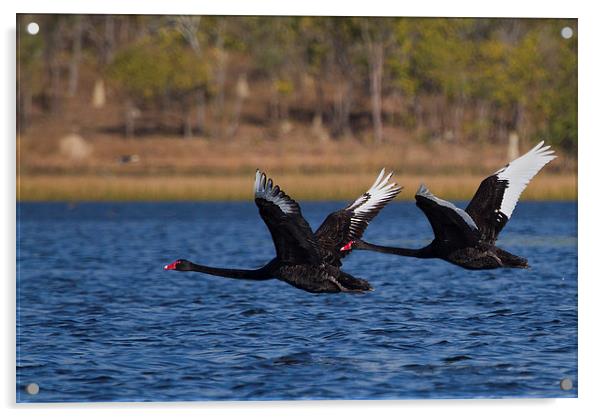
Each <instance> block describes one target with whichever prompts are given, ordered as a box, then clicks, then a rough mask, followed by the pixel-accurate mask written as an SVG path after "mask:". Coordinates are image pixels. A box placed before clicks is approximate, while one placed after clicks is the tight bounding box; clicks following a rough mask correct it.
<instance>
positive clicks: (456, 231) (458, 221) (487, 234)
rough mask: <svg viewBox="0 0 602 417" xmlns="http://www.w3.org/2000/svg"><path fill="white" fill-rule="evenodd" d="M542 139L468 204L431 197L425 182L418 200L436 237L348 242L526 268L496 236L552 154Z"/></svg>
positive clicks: (469, 263)
mask: <svg viewBox="0 0 602 417" xmlns="http://www.w3.org/2000/svg"><path fill="white" fill-rule="evenodd" d="M553 153H554V152H553V151H552V150H551V149H550V147H549V146H544V144H543V142H540V143H539V144H538V145H537V146H535V147H534V148H533V149H531V150H530V151H529V152H527V153H526V154H524V155H523V156H521V157H519V158H517V159H515V160H514V161H512V162H510V163H509V164H508V165H506V166H505V167H504V168H502V169H500V170H499V171H497V172H495V173H494V174H493V175H490V176H489V177H487V178H485V179H484V180H483V181H482V182H481V184H480V186H479V188H478V189H477V192H476V193H475V195H474V197H473V198H472V200H471V201H470V203H469V204H468V207H467V208H466V210H462V209H461V208H458V207H456V206H455V205H454V204H452V203H451V202H449V201H446V200H443V199H440V198H438V197H435V196H434V195H433V194H432V193H431V192H430V191H429V190H428V189H427V188H426V187H425V186H424V185H421V186H420V188H419V189H418V191H417V193H416V196H415V198H416V205H417V206H418V207H419V208H420V209H421V210H422V211H423V212H424V214H425V215H426V217H427V219H428V221H429V223H430V224H431V227H432V229H433V233H434V235H435V238H434V239H433V241H432V242H431V243H430V244H429V245H428V246H426V247H424V248H422V249H405V248H390V247H386V246H379V245H374V244H371V243H367V242H363V241H361V240H360V241H358V242H354V244H353V245H352V247H355V248H356V249H363V250H372V251H376V252H384V253H390V254H395V255H400V256H412V257H419V258H441V259H444V260H446V261H448V262H451V263H453V264H455V265H458V266H461V267H463V268H467V269H491V268H500V267H510V268H526V267H528V262H527V260H526V259H524V258H521V257H519V256H516V255H513V254H511V253H509V252H506V251H504V250H502V249H500V248H498V247H497V246H495V242H496V240H497V237H498V235H499V233H500V231H501V230H502V229H503V228H504V226H505V225H506V223H507V222H508V220H509V219H510V217H511V216H512V212H513V211H514V208H515V206H516V203H517V202H518V199H519V197H520V195H521V193H522V192H523V190H524V189H525V187H526V186H527V184H528V183H529V181H531V179H532V178H533V177H534V176H535V175H536V174H537V173H538V172H539V170H541V168H543V167H544V166H545V165H546V164H547V163H548V162H550V161H551V160H553V159H554V158H556V156H555V155H553Z"/></svg>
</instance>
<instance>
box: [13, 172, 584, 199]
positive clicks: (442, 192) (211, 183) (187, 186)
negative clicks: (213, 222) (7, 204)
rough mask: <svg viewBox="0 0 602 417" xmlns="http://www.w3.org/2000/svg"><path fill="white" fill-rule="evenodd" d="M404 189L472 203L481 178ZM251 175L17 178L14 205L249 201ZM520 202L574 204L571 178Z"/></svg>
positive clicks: (537, 187) (339, 182)
mask: <svg viewBox="0 0 602 417" xmlns="http://www.w3.org/2000/svg"><path fill="white" fill-rule="evenodd" d="M274 178H275V179H276V182H277V184H280V185H281V186H282V188H283V189H284V190H285V191H286V192H287V193H288V194H289V195H291V196H293V197H294V198H295V199H296V200H306V201H312V200H313V201H320V200H352V199H355V198H356V197H357V196H358V195H360V194H361V193H363V192H364V191H365V190H366V189H367V188H368V187H369V186H370V185H371V184H372V182H373V181H374V179H375V178H374V175H373V174H368V173H345V174H320V175H311V174H310V175H308V174H297V173H288V174H287V173H282V174H278V175H276V174H274ZM394 179H395V180H396V181H397V182H398V183H399V184H401V185H403V186H404V190H403V191H402V192H401V194H400V195H399V196H398V197H397V199H398V200H413V198H414V192H415V191H416V189H417V188H418V186H419V185H420V183H421V182H424V183H425V184H426V185H427V186H428V187H429V188H430V189H431V191H433V193H435V194H436V195H438V196H439V197H441V198H445V199H449V200H467V199H470V198H472V196H473V194H474V192H475V191H476V189H477V187H478V185H479V183H480V182H481V180H482V179H483V176H478V175H470V174H468V175H464V174H462V175H441V174H436V175H425V176H419V175H415V174H411V175H403V174H397V175H396V176H395V177H394ZM253 182H254V177H253V176H252V175H250V176H249V175H230V176H209V175H198V176H181V175H180V176H104V177H102V176H92V175H81V176H74V175H43V176H36V175H21V176H19V177H18V178H17V201H246V200H250V199H251V198H252V187H253ZM521 199H522V200H569V201H570V200H576V199H577V176H576V175H573V174H548V175H542V174H540V175H538V176H537V177H535V178H534V180H533V181H532V182H531V184H529V186H528V187H527V189H526V190H525V192H524V194H523V196H522V198H521Z"/></svg>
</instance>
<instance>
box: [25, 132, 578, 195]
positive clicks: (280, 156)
mask: <svg viewBox="0 0 602 417" xmlns="http://www.w3.org/2000/svg"><path fill="white" fill-rule="evenodd" d="M303 132H307V131H301V130H299V131H298V132H297V133H294V132H293V134H291V135H289V136H287V137H286V138H283V139H279V140H266V139H265V138H262V137H260V133H259V132H255V131H253V130H249V129H246V131H245V135H241V137H239V138H236V140H230V141H219V140H216V139H213V140H207V139H198V138H197V139H190V140H184V139H181V138H144V139H130V140H126V139H123V138H120V137H117V136H115V135H104V136H101V135H97V136H92V137H86V138H85V142H86V144H87V145H89V147H90V149H91V153H90V155H88V156H86V157H85V158H81V159H73V158H69V157H68V156H66V155H65V154H64V153H61V150H60V138H59V137H58V136H52V135H49V136H48V137H44V138H43V139H42V140H40V139H39V138H40V136H39V135H40V134H41V133H38V135H37V136H34V135H32V136H25V137H21V138H19V139H18V142H17V143H18V145H17V149H18V164H19V165H18V167H19V169H18V173H19V175H18V191H17V194H18V199H19V200H23V201H45V200H54V201H58V200H72V201H74V200H88V201H102V200H104V201H107V200H250V199H251V198H252V187H253V181H254V172H255V168H260V169H263V170H265V171H266V172H267V173H268V174H269V175H270V176H272V177H273V178H274V179H275V180H276V182H277V183H278V184H280V185H281V186H282V187H283V188H284V189H285V190H286V192H287V193H289V194H290V195H292V196H294V198H296V199H298V200H341V199H342V200H349V199H353V198H355V197H357V196H358V195H359V194H360V193H362V192H363V191H365V190H366V189H367V187H369V186H370V185H371V184H372V182H373V181H374V179H375V176H376V175H377V174H378V172H379V171H380V169H381V168H382V167H386V168H387V169H392V170H394V171H395V173H396V175H395V179H396V181H398V182H399V183H400V184H402V185H403V186H404V187H405V190H404V191H403V192H402V194H401V196H400V197H399V198H402V199H412V198H413V195H414V192H415V191H416V189H417V188H418V185H419V184H420V182H425V183H426V184H427V185H428V186H429V188H430V189H431V190H432V191H433V192H434V193H435V194H437V195H439V196H440V197H442V198H447V199H468V198H470V197H472V195H473V194H474V192H475V190H476V189H477V187H478V185H479V183H480V181H481V180H482V179H483V178H485V177H486V176H487V175H489V174H491V173H492V172H495V171H496V170H498V169H499V168H501V167H502V166H504V165H505V164H506V163H507V154H506V149H505V147H504V146H492V145H486V144H455V143H445V142H436V143H431V144H425V143H421V142H419V141H416V140H410V139H408V138H403V137H395V136H394V134H393V132H391V133H390V135H389V137H390V139H389V142H387V143H385V144H383V145H380V146H374V145H371V144H366V143H360V142H358V141H357V140H353V139H343V140H339V141H320V140H317V139H315V138H313V139H312V137H311V136H310V135H309V134H308V135H307V136H305V135H304V134H303ZM530 146H531V145H530V144H527V143H525V144H523V145H522V146H521V152H525V151H527V150H528V149H529V148H530ZM132 154H136V155H138V156H139V162H137V163H130V164H121V163H120V162H119V160H120V157H121V156H123V155H132ZM523 198H524V199H540V200H541V199H558V200H567V199H576V198H577V176H576V160H575V159H574V158H571V157H569V156H568V155H562V154H560V155H559V158H558V159H556V160H554V161H553V162H552V163H551V164H549V165H548V166H546V167H545V169H544V170H543V171H542V173H541V174H539V175H537V176H536V178H535V179H534V180H533V182H532V183H531V184H530V185H529V187H527V190H526V192H525V195H524V197H523Z"/></svg>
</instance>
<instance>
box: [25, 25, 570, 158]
mask: <svg viewBox="0 0 602 417" xmlns="http://www.w3.org/2000/svg"><path fill="white" fill-rule="evenodd" d="M20 18H21V19H23V17H22V16H21V17H20ZM36 19H42V20H40V21H42V22H44V23H45V25H46V28H47V30H45V31H43V32H41V33H40V35H38V36H28V35H25V34H24V30H25V28H24V26H25V25H22V24H21V25H20V26H19V30H20V34H19V35H20V37H19V51H18V52H19V71H20V73H19V74H18V75H19V82H20V83H23V85H25V83H27V88H28V89H29V90H28V91H29V92H30V93H32V94H34V95H36V94H37V95H43V94H48V91H46V90H48V89H49V88H50V87H49V83H48V79H49V75H48V74H49V73H50V72H51V71H49V67H50V66H51V65H54V66H55V67H54V68H55V70H56V68H57V67H58V66H60V67H61V68H59V69H60V72H61V74H63V76H64V74H65V73H67V69H66V67H67V65H68V63H69V54H70V53H71V43H70V42H71V41H70V39H71V38H70V35H69V31H70V30H72V28H73V25H72V23H71V20H69V19H72V17H69V16H59V15H53V16H52V17H42V16H38V17H36ZM43 19H46V21H44V20H43ZM88 19H91V20H90V22H92V27H93V29H90V25H88V26H87V27H88V29H86V30H88V32H89V33H87V34H85V35H84V43H83V45H84V51H83V54H84V56H87V57H90V59H92V57H94V56H95V54H96V55H99V53H98V51H99V50H102V45H103V42H104V41H103V39H102V36H103V35H102V34H103V33H105V31H106V28H105V26H103V25H104V23H103V22H104V21H102V20H99V21H98V22H100V23H98V22H97V23H96V26H94V22H96V20H93V18H88ZM120 19H121V20H120ZM126 20H127V25H125V24H124V23H126ZM115 22H121V23H122V25H121V26H120V27H121V29H123V28H128V27H129V29H128V30H122V31H121V32H124V33H129V35H128V36H126V37H125V38H124V37H123V36H122V37H121V38H120V40H119V41H118V42H115V43H114V44H115V50H114V51H112V52H114V54H110V56H111V57H112V59H111V60H109V59H107V60H106V61H107V62H105V61H104V60H102V59H98V61H99V63H98V67H99V68H98V71H99V72H101V73H103V74H107V75H108V77H109V78H110V79H111V80H112V81H113V82H114V83H115V85H116V86H117V87H118V88H117V89H116V90H117V91H119V92H124V93H125V94H126V95H127V96H129V98H130V99H132V100H135V101H138V102H144V103H146V104H151V105H154V106H162V105H164V103H165V102H174V101H178V102H182V103H187V102H188V101H187V98H188V97H189V96H190V95H191V93H193V92H195V91H198V90H199V89H202V90H204V92H205V93H207V94H206V98H207V100H208V101H211V100H212V99H214V98H216V97H219V98H220V100H221V103H222V105H223V102H224V100H225V99H227V98H228V96H229V95H230V96H234V94H232V92H231V91H229V90H228V89H232V88H235V84H236V82H235V80H236V79H237V77H239V76H240V74H243V73H244V74H245V75H248V76H249V82H250V83H262V84H261V86H262V87H263V88H266V89H269V94H270V97H269V100H272V101H275V102H278V101H280V102H281V103H285V104H286V105H287V106H289V105H290V106H291V107H292V106H293V105H294V103H293V101H294V100H295V99H296V98H297V97H302V96H305V100H307V96H309V95H308V94H296V93H297V92H298V89H299V87H300V86H301V85H308V84H304V83H303V81H304V80H306V79H308V78H310V79H312V80H313V81H314V83H313V85H315V86H317V91H318V93H316V95H315V97H319V100H321V102H320V106H319V108H320V110H319V111H321V112H324V116H325V117H324V120H328V121H331V123H333V125H332V126H331V129H332V130H336V126H335V125H334V124H335V123H339V124H341V123H343V122H344V121H341V120H340V118H341V117H342V116H341V115H342V114H343V113H345V114H347V116H348V115H349V114H350V113H352V112H353V113H360V112H365V111H367V110H369V108H368V106H370V102H371V100H370V88H371V87H370V86H371V83H370V70H371V69H373V68H374V65H373V64H374V62H375V61H374V56H381V55H380V54H376V55H375V54H374V51H377V52H378V51H381V50H384V51H385V52H384V68H383V72H384V74H383V78H382V94H383V96H384V97H383V103H387V100H386V99H387V97H386V96H387V95H390V96H395V97H396V99H401V101H402V102H403V101H405V102H406V103H414V104H416V107H420V112H421V113H420V114H418V111H415V112H412V110H411V109H410V110H409V111H407V112H406V113H407V114H401V115H399V116H395V117H387V116H385V118H384V120H385V121H388V120H393V119H398V120H399V119H401V120H405V122H404V123H403V126H404V128H406V129H408V131H409V133H410V134H413V135H415V136H420V135H423V136H424V137H434V136H441V133H442V131H448V130H450V129H455V130H457V131H454V136H455V137H458V138H460V140H483V141H486V140H491V139H493V138H497V139H498V140H505V139H506V138H507V133H508V131H510V130H516V131H518V132H519V134H520V136H521V138H524V139H525V140H527V141H535V140H538V139H546V140H548V141H550V142H552V143H554V144H556V145H558V146H562V147H563V148H564V149H565V150H567V151H569V152H575V151H576V149H577V36H576V33H577V21H576V20H574V19H476V18H451V19H447V18H365V17H361V18H360V17H352V18H347V17H267V16H263V17H262V16H229V17H223V16H202V17H200V19H193V20H191V21H190V20H189V21H188V22H189V23H191V22H192V25H191V26H192V28H193V29H192V30H189V29H190V27H191V26H187V27H184V28H183V27H182V26H180V27H179V26H178V23H182V21H181V20H180V21H178V18H177V17H173V16H172V17H161V16H136V17H134V16H131V17H125V16H121V17H117V16H116V17H115ZM195 22H196V23H198V27H197V26H195ZM116 24H117V23H116ZM565 26H569V27H572V28H573V31H574V34H575V36H573V37H572V38H571V39H564V38H563V37H562V36H560V31H561V29H562V28H563V27H565ZM54 28H56V29H57V30H54ZM187 30H188V31H187ZM128 31H129V32H128ZM121 32H120V33H121ZM191 32H193V33H191ZM194 32H196V33H194ZM55 35H56V36H55ZM191 38H192V40H193V42H191ZM59 41H61V42H59ZM91 45H96V46H94V47H92V46H91ZM98 45H101V46H98ZM375 45H376V46H377V48H375ZM381 48H382V49H381ZM52 54H55V56H51V55H52ZM107 56H108V55H107ZM57 62H59V65H57V64H56V63H57ZM108 62H110V63H108ZM379 62H381V61H380V59H379ZM53 63H54V64H53ZM371 65H373V67H371ZM105 66H106V67H105ZM379 68H380V67H379ZM56 72H57V71H55V73H56ZM55 89H56V88H55ZM379 89H380V88H379ZM252 90H253V91H257V90H256V88H255V86H253V88H252ZM212 93H214V94H212ZM258 96H260V97H266V95H261V94H258ZM440 98H444V99H445V100H440ZM433 99H434V100H433ZM345 100H347V101H346V102H345ZM435 102H436V103H441V102H443V103H444V104H445V106H440V105H439V104H437V105H433V104H432V103H435ZM385 105H386V104H385ZM429 106H430V107H429ZM227 107H228V106H227V105H226V108H227ZM317 107H318V106H316V108H317ZM351 107H353V108H351ZM441 107H444V108H443V109H441ZM458 109H459V111H456V110H458ZM220 111H221V110H220ZM384 111H385V112H390V109H387V108H385V109H384ZM404 111H405V110H404ZM327 112H331V114H327ZM337 112H338V113H337ZM434 119H436V120H435V122H431V121H432V120H434ZM425 125H429V126H426V127H425ZM433 126H435V127H433ZM429 129H430V130H429ZM433 129H440V130H441V132H432V130H433Z"/></svg>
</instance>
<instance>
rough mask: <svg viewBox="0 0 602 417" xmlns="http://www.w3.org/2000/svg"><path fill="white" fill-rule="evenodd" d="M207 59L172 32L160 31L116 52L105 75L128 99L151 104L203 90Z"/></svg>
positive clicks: (206, 79)
mask: <svg viewBox="0 0 602 417" xmlns="http://www.w3.org/2000/svg"><path fill="white" fill-rule="evenodd" d="M208 59H209V57H205V58H204V59H203V57H200V56H198V55H197V54H195V53H194V51H193V50H191V49H190V48H189V47H188V46H187V45H186V43H185V41H184V39H183V38H182V36H181V35H180V34H179V33H178V32H176V31H175V30H172V29H162V30H160V31H159V32H158V33H157V34H156V35H154V36H146V37H144V38H142V39H140V40H138V41H137V42H135V43H134V44H132V45H130V46H129V47H127V48H124V49H123V50H122V51H120V52H119V53H118V54H117V55H116V56H115V59H114V60H113V63H112V64H111V66H110V67H109V71H108V74H109V76H110V78H111V79H113V80H115V81H116V82H117V83H118V84H119V86H120V87H121V88H123V89H124V90H126V91H127V92H128V94H129V95H131V96H133V97H138V98H141V99H142V100H152V99H157V98H159V97H162V96H164V95H176V96H177V95H182V94H186V93H188V92H191V91H193V90H195V89H198V88H204V87H206V86H207V84H208V83H209V71H208V64H207V61H208Z"/></svg>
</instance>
